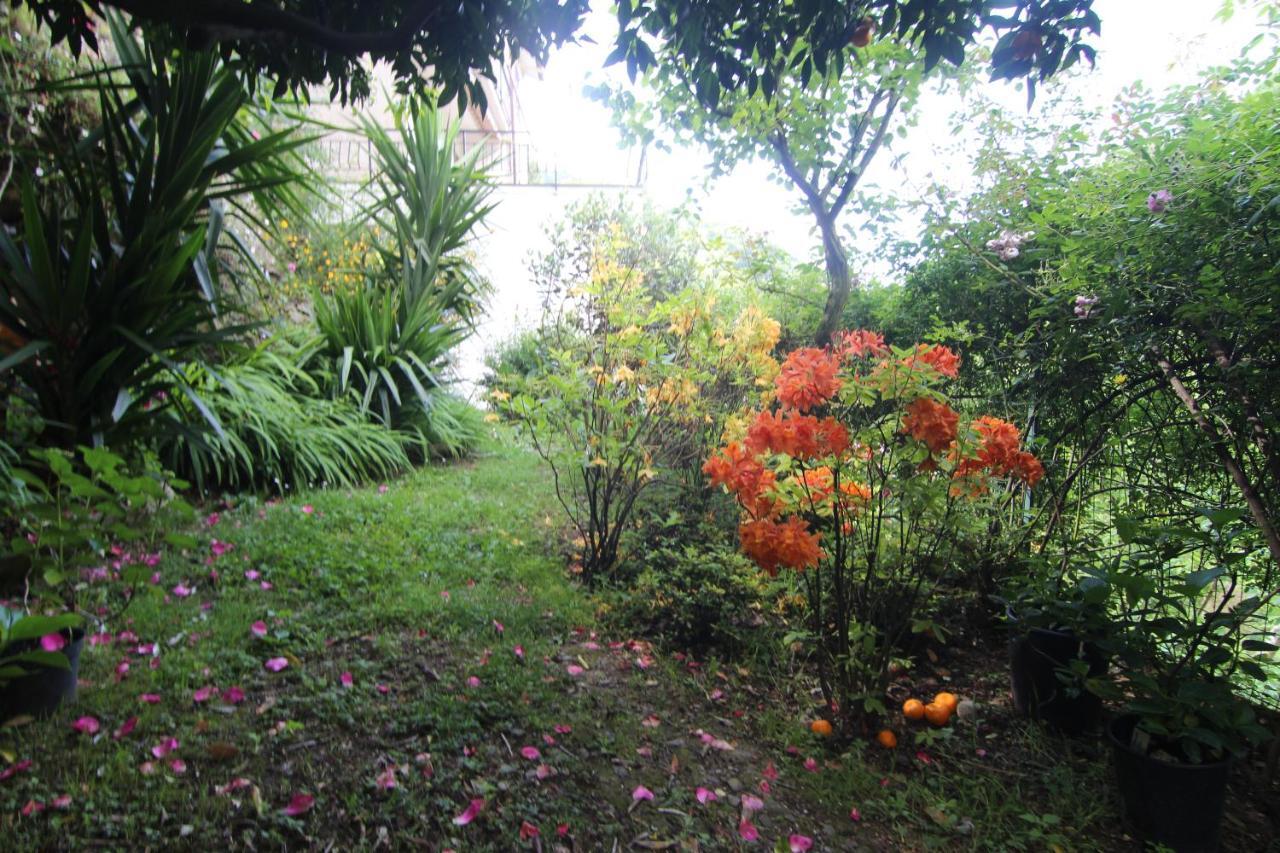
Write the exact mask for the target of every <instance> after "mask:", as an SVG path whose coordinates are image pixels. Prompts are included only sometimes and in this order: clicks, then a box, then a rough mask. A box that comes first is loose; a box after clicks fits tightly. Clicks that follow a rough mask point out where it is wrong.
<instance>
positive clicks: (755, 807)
mask: <svg viewBox="0 0 1280 853" xmlns="http://www.w3.org/2000/svg"><path fill="white" fill-rule="evenodd" d="M762 808H764V800H762V799H760V798H759V797H757V796H755V795H754V794H743V795H742V810H743V811H747V812H758V811H760V810H761V809H762Z"/></svg>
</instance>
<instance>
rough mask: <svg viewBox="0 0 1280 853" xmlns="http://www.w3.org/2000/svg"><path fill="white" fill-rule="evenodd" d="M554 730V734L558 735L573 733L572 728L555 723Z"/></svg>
mask: <svg viewBox="0 0 1280 853" xmlns="http://www.w3.org/2000/svg"><path fill="white" fill-rule="evenodd" d="M554 728H555V732H556V734H558V735H567V734H569V733H570V732H571V731H573V726H570V725H566V724H564V723H556V724H555V726H554Z"/></svg>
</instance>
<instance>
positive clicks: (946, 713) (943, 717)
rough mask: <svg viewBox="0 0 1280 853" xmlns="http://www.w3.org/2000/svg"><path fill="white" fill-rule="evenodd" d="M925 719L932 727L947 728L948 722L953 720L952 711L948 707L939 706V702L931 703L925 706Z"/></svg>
mask: <svg viewBox="0 0 1280 853" xmlns="http://www.w3.org/2000/svg"><path fill="white" fill-rule="evenodd" d="M924 718H925V719H926V720H928V721H929V722H930V723H931V724H932V725H935V726H945V725H946V724H947V720H950V719H951V709H950V708H948V707H947V706H946V705H939V704H938V703H937V702H930V703H929V704H928V705H925V706H924Z"/></svg>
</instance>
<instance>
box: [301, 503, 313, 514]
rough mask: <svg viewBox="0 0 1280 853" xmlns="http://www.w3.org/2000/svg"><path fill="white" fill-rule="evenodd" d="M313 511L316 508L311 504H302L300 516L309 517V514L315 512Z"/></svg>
mask: <svg viewBox="0 0 1280 853" xmlns="http://www.w3.org/2000/svg"><path fill="white" fill-rule="evenodd" d="M315 511H316V508H315V507H313V506H312V505H311V504H303V505H302V514H303V515H311V513H313V512H315Z"/></svg>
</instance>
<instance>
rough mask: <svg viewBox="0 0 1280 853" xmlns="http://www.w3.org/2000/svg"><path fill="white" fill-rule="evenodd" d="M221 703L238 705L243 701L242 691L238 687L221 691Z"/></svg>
mask: <svg viewBox="0 0 1280 853" xmlns="http://www.w3.org/2000/svg"><path fill="white" fill-rule="evenodd" d="M222 701H224V702H228V703H230V704H232V705H239V704H240V703H241V702H243V701H244V690H243V689H242V688H240V687H228V688H227V689H226V690H224V691H222Z"/></svg>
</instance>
